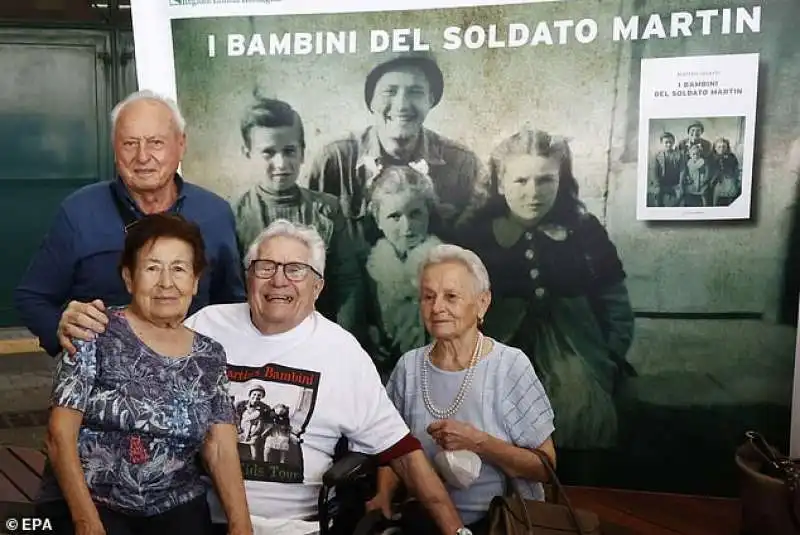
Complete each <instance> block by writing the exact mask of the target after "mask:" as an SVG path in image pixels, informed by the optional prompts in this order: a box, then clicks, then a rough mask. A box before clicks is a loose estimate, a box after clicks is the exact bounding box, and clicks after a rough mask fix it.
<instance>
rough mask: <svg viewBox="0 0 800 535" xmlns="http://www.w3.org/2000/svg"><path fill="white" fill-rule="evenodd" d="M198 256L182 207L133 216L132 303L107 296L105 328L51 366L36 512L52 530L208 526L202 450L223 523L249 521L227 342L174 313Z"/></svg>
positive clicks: (187, 295) (85, 533)
mask: <svg viewBox="0 0 800 535" xmlns="http://www.w3.org/2000/svg"><path fill="white" fill-rule="evenodd" d="M205 258H206V256H205V251H204V245H203V240H202V237H201V235H200V231H199V229H198V228H197V227H196V226H195V225H194V224H192V223H189V222H187V221H186V220H184V219H183V218H181V217H180V216H177V215H170V214H157V215H150V216H147V217H145V218H143V219H140V220H139V221H138V222H136V223H134V224H133V225H132V226H131V227H130V228H129V230H128V233H127V236H126V239H125V246H124V250H123V253H122V262H121V274H122V277H123V279H124V281H125V284H126V287H127V289H128V291H129V292H130V294H131V296H132V301H131V304H130V305H129V306H128V307H124V308H123V307H118V308H117V307H115V308H111V309H110V310H109V313H108V316H109V317H108V325H107V327H106V329H105V332H103V333H102V334H100V335H97V337H96V338H95V339H94V340H93V341H91V342H76V347H77V348H78V352H77V353H76V355H75V356H74V357H69V356H68V355H67V354H66V353H65V354H64V356H63V357H62V358H61V360H60V361H59V362H58V367H57V370H56V373H55V380H54V386H53V392H52V396H51V404H52V411H51V414H50V421H49V424H48V436H47V454H48V462H47V467H46V470H45V474H44V476H43V480H42V488H41V492H40V497H39V500H38V501H39V511H38V512H39V514H41V515H43V516H47V517H48V518H49V519H50V520H51V521H52V522H53V523H54V524H55V525H54V528H55V530H56V532H57V533H59V534H70V533H76V534H78V535H95V534H97V535H100V534H108V535H117V534H119V535H133V534H145V533H147V534H148V535H149V534H155V533H169V534H171V535H177V534H182V533H185V534H187V535H202V534H206V533H212V531H211V529H212V523H211V519H210V514H209V510H208V505H207V503H206V489H207V482H206V480H205V478H204V477H203V473H202V471H201V463H200V462H199V461H200V460H202V461H204V464H205V466H206V467H207V469H208V472H209V473H210V475H211V479H212V480H213V483H214V485H215V486H216V489H217V492H218V494H219V496H220V497H221V499H222V503H223V504H224V506H225V509H226V513H227V515H228V521H229V533H231V534H233V533H235V534H250V533H252V527H251V524H250V516H249V513H248V510H247V503H246V500H245V493H244V484H243V482H242V474H241V470H240V468H239V457H238V453H237V444H236V442H237V436H236V428H235V426H234V421H235V418H234V411H233V405H232V401H231V398H230V396H229V394H228V380H227V377H226V375H225V352H224V350H223V349H222V346H220V344H218V343H217V342H215V341H214V340H212V339H210V338H208V337H206V336H203V335H201V334H198V333H195V332H193V331H191V330H189V329H188V328H186V327H184V326H183V324H182V322H183V319H184V317H185V315H186V313H187V311H188V309H189V304H190V302H191V300H192V297H193V296H194V294H195V293H196V292H197V286H198V280H199V277H200V274H201V273H202V271H203V269H204V267H205Z"/></svg>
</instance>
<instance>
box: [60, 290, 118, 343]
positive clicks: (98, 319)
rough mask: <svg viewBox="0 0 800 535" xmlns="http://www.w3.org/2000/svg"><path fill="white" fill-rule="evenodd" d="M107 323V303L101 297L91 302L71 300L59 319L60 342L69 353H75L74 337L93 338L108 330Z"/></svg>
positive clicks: (81, 338) (87, 339)
mask: <svg viewBox="0 0 800 535" xmlns="http://www.w3.org/2000/svg"><path fill="white" fill-rule="evenodd" d="M107 324H108V316H107V315H106V305H105V304H104V303H103V302H102V301H101V300H100V299H95V300H94V301H92V302H91V303H81V302H79V301H70V303H69V305H67V308H66V309H64V312H63V314H61V319H60V320H59V321H58V342H59V343H60V344H61V347H63V348H64V349H66V350H67V353H69V354H70V355H74V354H75V352H76V351H77V349H76V348H75V345H74V344H73V343H72V339H73V338H77V339H79V340H86V341H87V342H88V341H90V340H93V339H94V337H95V336H97V335H98V334H100V333H102V332H103V331H105V330H106V325H107Z"/></svg>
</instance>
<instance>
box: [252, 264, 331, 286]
mask: <svg viewBox="0 0 800 535" xmlns="http://www.w3.org/2000/svg"><path fill="white" fill-rule="evenodd" d="M280 267H283V274H284V275H285V276H286V278H287V279H289V280H290V281H292V282H302V281H304V280H305V278H306V277H308V274H309V272H310V273H313V274H315V275H316V276H317V277H320V278H322V275H321V274H320V273H319V272H318V271H317V270H316V269H314V268H313V267H311V266H309V265H308V264H304V263H303V262H285V263H284V262H275V261H273V260H265V259H259V260H253V261H252V262H250V269H251V270H252V271H253V275H255V276H256V277H257V278H259V279H271V278H272V277H274V276H275V274H276V273H277V272H278V269H279V268H280Z"/></svg>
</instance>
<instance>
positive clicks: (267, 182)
mask: <svg viewBox="0 0 800 535" xmlns="http://www.w3.org/2000/svg"><path fill="white" fill-rule="evenodd" d="M239 130H240V135H241V138H242V147H241V151H242V156H243V159H242V162H243V166H242V174H244V175H245V176H247V177H258V181H257V183H256V184H255V185H253V186H252V187H251V188H250V189H248V190H247V191H246V192H245V193H244V194H243V195H242V196H241V197H239V198H238V199H236V200H235V201H234V202H233V210H234V215H235V220H236V235H237V238H238V241H239V247H240V249H241V251H242V252H244V251H246V250H247V248H248V247H249V246H250V244H251V243H252V241H253V240H254V239H255V238H256V237H258V235H259V234H260V233H261V231H263V230H264V229H265V228H267V226H269V224H270V223H271V222H273V221H275V220H276V219H288V220H289V221H292V222H295V223H302V224H304V225H310V226H313V227H314V228H315V229H316V230H317V232H319V234H320V236H322V239H324V240H325V246H326V250H327V262H326V267H325V274H324V275H325V280H326V285H325V287H324V288H323V290H322V294H321V295H320V297H319V300H318V301H317V310H319V312H320V313H321V314H323V315H324V316H326V317H327V318H328V319H330V320H332V321H335V322H337V323H339V325H341V326H342V327H344V328H345V329H348V330H350V331H351V332H353V333H354V334H357V333H358V329H359V324H360V320H359V318H360V314H361V312H362V307H363V304H362V302H361V300H362V296H363V287H362V269H363V267H362V265H361V264H360V263H359V260H358V259H359V255H358V254H357V253H358V251H357V250H356V245H355V244H354V243H353V241H352V240H351V239H350V234H349V233H348V231H347V225H346V222H345V218H344V216H343V215H342V211H341V208H340V206H339V199H338V198H336V197H334V196H333V195H328V194H327V193H320V192H318V191H312V190H310V189H308V188H305V187H302V186H300V185H299V183H298V179H299V176H300V171H301V166H302V164H303V161H304V156H305V150H306V134H305V128H304V126H303V121H302V119H301V117H300V114H299V113H297V111H295V110H294V108H292V106H290V105H289V104H288V103H287V102H284V101H282V100H276V99H271V98H266V97H260V96H255V97H254V98H253V100H252V101H251V102H250V103H249V104H248V106H247V107H246V108H245V110H244V114H243V115H242V118H241V122H240V125H239Z"/></svg>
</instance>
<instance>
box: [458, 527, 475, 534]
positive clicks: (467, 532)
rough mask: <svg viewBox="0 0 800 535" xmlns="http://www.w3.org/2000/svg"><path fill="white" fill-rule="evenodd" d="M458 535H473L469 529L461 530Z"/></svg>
mask: <svg viewBox="0 0 800 535" xmlns="http://www.w3.org/2000/svg"><path fill="white" fill-rule="evenodd" d="M456 535H472V531H470V529H469V528H459V529H458V531H456Z"/></svg>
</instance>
